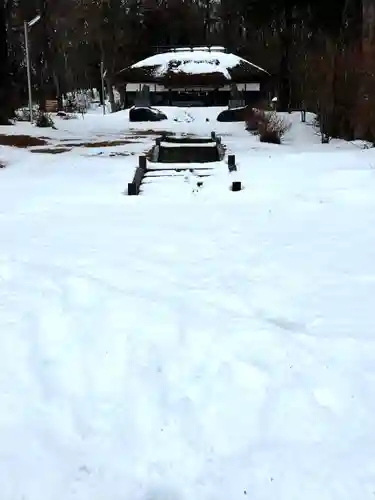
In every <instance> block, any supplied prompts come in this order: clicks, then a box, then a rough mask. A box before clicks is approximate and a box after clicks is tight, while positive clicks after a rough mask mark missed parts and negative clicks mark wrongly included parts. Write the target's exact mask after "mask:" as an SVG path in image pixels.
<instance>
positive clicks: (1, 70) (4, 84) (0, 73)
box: [0, 1, 13, 125]
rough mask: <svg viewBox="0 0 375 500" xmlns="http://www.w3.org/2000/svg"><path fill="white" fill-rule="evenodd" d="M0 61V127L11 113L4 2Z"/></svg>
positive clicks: (0, 21)
mask: <svg viewBox="0 0 375 500" xmlns="http://www.w3.org/2000/svg"><path fill="white" fill-rule="evenodd" d="M0 61H1V63H0V125H8V124H9V118H11V116H12V114H13V113H12V105H11V102H12V99H11V80H10V75H9V56H8V40H7V29H6V13H5V5H4V1H2V2H0Z"/></svg>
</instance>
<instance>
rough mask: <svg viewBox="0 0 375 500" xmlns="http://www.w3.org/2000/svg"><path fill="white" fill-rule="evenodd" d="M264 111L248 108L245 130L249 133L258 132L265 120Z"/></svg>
mask: <svg viewBox="0 0 375 500" xmlns="http://www.w3.org/2000/svg"><path fill="white" fill-rule="evenodd" d="M264 117H265V113H264V111H260V110H259V109H254V108H247V109H246V114H245V128H246V130H248V131H249V132H258V126H259V123H260V122H261V121H262V120H263V119H264Z"/></svg>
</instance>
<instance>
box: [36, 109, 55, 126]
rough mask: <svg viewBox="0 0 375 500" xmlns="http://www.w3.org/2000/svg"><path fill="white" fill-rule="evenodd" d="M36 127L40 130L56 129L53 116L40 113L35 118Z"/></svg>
mask: <svg viewBox="0 0 375 500" xmlns="http://www.w3.org/2000/svg"><path fill="white" fill-rule="evenodd" d="M35 125H36V126H37V127H40V128H49V127H52V128H55V124H54V123H53V120H52V118H51V115H49V114H47V113H44V112H43V111H40V112H39V113H38V114H37V115H36V118H35Z"/></svg>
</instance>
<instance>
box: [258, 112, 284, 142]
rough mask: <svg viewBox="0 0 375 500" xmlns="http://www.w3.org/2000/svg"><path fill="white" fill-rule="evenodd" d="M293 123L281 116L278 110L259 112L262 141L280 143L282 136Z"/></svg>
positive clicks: (259, 131)
mask: <svg viewBox="0 0 375 500" xmlns="http://www.w3.org/2000/svg"><path fill="white" fill-rule="evenodd" d="M290 128H291V124H290V123H288V122H287V121H286V120H284V119H283V118H282V117H281V116H279V115H278V114H277V113H276V111H272V112H271V113H264V112H260V113H258V133H259V139H260V142H268V143H270V144H280V143H281V138H282V137H283V136H284V135H285V134H286V133H287V132H288V130H290Z"/></svg>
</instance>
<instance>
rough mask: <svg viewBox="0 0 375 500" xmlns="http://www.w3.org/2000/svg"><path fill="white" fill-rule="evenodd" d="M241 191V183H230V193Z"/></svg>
mask: <svg viewBox="0 0 375 500" xmlns="http://www.w3.org/2000/svg"><path fill="white" fill-rule="evenodd" d="M241 189H242V184H241V181H233V182H232V191H241Z"/></svg>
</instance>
